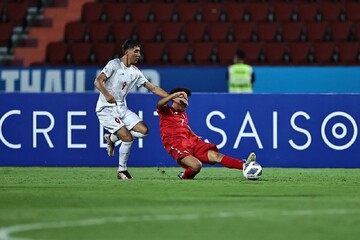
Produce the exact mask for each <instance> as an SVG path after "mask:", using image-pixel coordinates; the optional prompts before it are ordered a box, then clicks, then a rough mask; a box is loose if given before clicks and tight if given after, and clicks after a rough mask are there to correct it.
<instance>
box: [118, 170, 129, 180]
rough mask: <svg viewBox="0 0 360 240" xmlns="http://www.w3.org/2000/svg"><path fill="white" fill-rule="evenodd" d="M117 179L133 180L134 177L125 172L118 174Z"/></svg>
mask: <svg viewBox="0 0 360 240" xmlns="http://www.w3.org/2000/svg"><path fill="white" fill-rule="evenodd" d="M117 178H118V179H123V180H128V179H132V176H131V174H130V173H129V172H128V171H127V170H125V171H121V172H118V173H117Z"/></svg>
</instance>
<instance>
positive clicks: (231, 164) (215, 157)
mask: <svg viewBox="0 0 360 240" xmlns="http://www.w3.org/2000/svg"><path fill="white" fill-rule="evenodd" d="M208 158H209V162H210V163H220V164H221V165H223V166H224V167H227V168H236V169H243V165H244V164H245V162H244V161H242V160H240V159H237V158H233V157H230V156H226V155H224V154H222V153H219V152H217V151H214V150H209V151H208ZM253 161H256V155H255V153H250V155H249V157H248V158H247V160H246V163H249V162H253Z"/></svg>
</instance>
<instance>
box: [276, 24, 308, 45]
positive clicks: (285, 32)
mask: <svg viewBox="0 0 360 240" xmlns="http://www.w3.org/2000/svg"><path fill="white" fill-rule="evenodd" d="M303 31H304V23H303V22H283V23H282V24H281V32H282V37H283V40H284V41H299V39H300V36H301V33H302V32H303Z"/></svg>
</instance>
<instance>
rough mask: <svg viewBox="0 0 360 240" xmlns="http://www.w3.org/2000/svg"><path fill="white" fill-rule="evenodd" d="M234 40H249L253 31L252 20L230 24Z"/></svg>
mask: <svg viewBox="0 0 360 240" xmlns="http://www.w3.org/2000/svg"><path fill="white" fill-rule="evenodd" d="M232 28H233V31H234V36H235V39H236V41H250V40H251V38H252V35H253V34H254V33H255V24H254V23H253V22H242V23H236V24H233V25H232Z"/></svg>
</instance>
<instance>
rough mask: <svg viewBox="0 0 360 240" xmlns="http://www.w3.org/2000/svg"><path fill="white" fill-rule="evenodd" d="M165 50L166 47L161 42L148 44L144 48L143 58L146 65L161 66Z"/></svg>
mask: <svg viewBox="0 0 360 240" xmlns="http://www.w3.org/2000/svg"><path fill="white" fill-rule="evenodd" d="M164 50H165V45H164V44H163V43H159V42H152V43H147V44H146V45H145V46H144V47H142V52H143V57H144V61H145V63H146V64H152V65H159V64H161V63H162V61H161V58H162V56H163V53H164Z"/></svg>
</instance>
